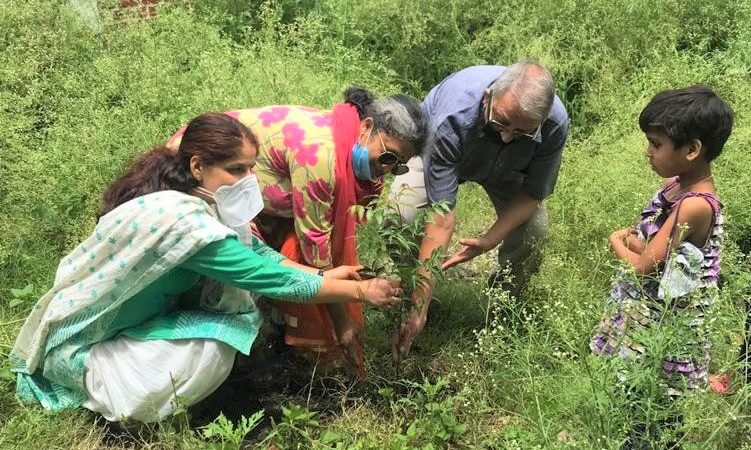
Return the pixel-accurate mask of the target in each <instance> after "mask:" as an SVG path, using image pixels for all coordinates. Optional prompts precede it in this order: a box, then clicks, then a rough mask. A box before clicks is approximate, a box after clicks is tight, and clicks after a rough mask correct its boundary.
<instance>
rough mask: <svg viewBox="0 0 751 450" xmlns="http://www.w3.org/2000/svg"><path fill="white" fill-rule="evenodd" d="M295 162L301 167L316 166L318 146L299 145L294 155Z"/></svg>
mask: <svg viewBox="0 0 751 450" xmlns="http://www.w3.org/2000/svg"><path fill="white" fill-rule="evenodd" d="M295 162H296V163H297V164H299V165H301V166H307V165H311V166H315V165H316V164H318V144H310V145H301V146H300V148H299V149H298V150H297V152H296V153H295Z"/></svg>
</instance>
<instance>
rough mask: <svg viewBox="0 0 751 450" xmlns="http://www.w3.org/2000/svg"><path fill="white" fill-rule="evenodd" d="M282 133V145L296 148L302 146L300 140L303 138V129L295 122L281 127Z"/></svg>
mask: <svg viewBox="0 0 751 450" xmlns="http://www.w3.org/2000/svg"><path fill="white" fill-rule="evenodd" d="M282 134H283V135H284V146H285V147H287V148H292V149H297V148H298V147H300V146H302V140H303V139H304V138H305V130H303V129H302V128H300V125H298V124H296V123H288V124H286V125H284V126H283V127H282Z"/></svg>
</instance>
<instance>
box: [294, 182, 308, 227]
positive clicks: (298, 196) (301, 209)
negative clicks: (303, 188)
mask: <svg viewBox="0 0 751 450" xmlns="http://www.w3.org/2000/svg"><path fill="white" fill-rule="evenodd" d="M292 211H293V213H294V214H295V217H297V218H299V219H304V218H305V216H306V215H307V214H306V213H305V200H304V199H303V196H302V192H300V191H299V190H297V188H296V187H294V186H293V187H292Z"/></svg>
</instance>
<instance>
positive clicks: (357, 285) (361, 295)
mask: <svg viewBox="0 0 751 450" xmlns="http://www.w3.org/2000/svg"><path fill="white" fill-rule="evenodd" d="M355 288H357V298H358V299H359V300H360V301H361V302H364V301H365V293H364V292H363V291H362V288H361V287H360V282H359V281H355Z"/></svg>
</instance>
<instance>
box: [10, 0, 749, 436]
mask: <svg viewBox="0 0 751 450" xmlns="http://www.w3.org/2000/svg"><path fill="white" fill-rule="evenodd" d="M116 3H117V2H115V1H114V0H109V1H104V2H100V10H101V11H102V14H101V18H102V32H101V33H99V34H97V33H96V32H94V31H92V30H90V29H89V28H87V27H86V26H85V24H84V23H83V22H82V21H81V19H80V18H79V17H78V16H77V15H76V14H74V13H73V12H72V11H71V10H70V9H69V8H68V3H67V2H65V1H57V2H55V1H42V0H31V1H23V2H22V1H20V0H7V1H5V2H2V3H0V48H3V51H2V52H0V106H1V107H0V125H1V126H0V234H1V235H2V236H3V238H4V239H2V240H0V273H1V274H2V275H3V280H4V283H3V285H2V287H0V448H3V449H4V448H34V447H37V448H53V449H68V448H74V449H91V448H105V449H120V448H149V449H183V448H185V449H192V448H196V449H198V448H208V447H209V446H213V447H214V448H222V441H221V439H220V440H216V439H214V440H205V439H203V438H202V437H201V436H200V435H199V434H198V432H197V431H195V430H189V429H185V428H184V427H181V426H179V421H173V422H171V423H166V424H163V426H161V427H158V428H155V429H154V430H152V431H153V433H152V436H151V437H149V438H146V437H144V438H138V439H133V440H122V439H120V440H118V439H114V440H113V439H112V438H108V437H107V436H106V435H105V432H104V430H103V428H102V427H101V425H99V424H94V423H93V419H92V417H91V416H90V415H89V414H88V413H86V412H85V411H66V412H63V413H60V414H49V413H47V412H45V411H44V410H42V409H41V408H40V407H38V406H24V405H20V404H19V403H18V402H17V401H16V400H15V398H14V395H13V391H14V381H13V379H12V377H11V376H10V374H9V372H8V370H7V369H8V360H7V354H8V352H9V351H10V348H11V346H12V345H13V342H14V340H15V336H16V334H17V332H18V329H19V328H20V326H21V324H22V321H23V319H24V318H25V316H26V314H27V313H28V311H29V309H30V308H31V307H32V305H33V303H34V301H35V299H36V298H38V297H39V296H41V294H43V293H44V291H45V290H46V289H48V288H49V286H50V284H51V281H52V279H53V276H54V272H55V269H56V266H57V261H58V260H59V258H60V257H61V256H62V255H64V254H65V253H66V251H67V250H69V249H71V248H72V247H73V246H74V245H75V244H76V243H77V242H78V241H79V240H80V239H82V238H83V237H84V236H86V235H87V234H88V233H89V232H90V230H91V229H92V227H93V225H94V220H95V219H94V215H95V213H96V210H97V208H98V203H99V198H100V195H101V192H102V189H103V188H104V186H106V184H107V183H108V182H109V181H110V180H112V178H113V177H114V176H115V175H116V174H117V173H118V172H119V171H120V170H122V168H123V167H125V166H126V165H127V164H128V161H129V160H130V159H131V158H132V157H134V156H135V155H138V154H140V153H142V152H143V151H145V150H147V149H148V148H150V147H151V146H153V145H154V144H156V143H159V142H162V141H164V140H165V139H166V138H167V137H169V136H170V135H171V133H172V132H173V131H174V130H176V129H177V128H178V127H179V126H181V125H182V124H184V123H185V122H186V121H187V120H188V119H189V118H191V117H193V116H195V115H197V114H199V113H201V112H204V111H208V110H218V111H223V110H228V109H232V108H237V107H247V106H255V105H266V104H283V103H296V104H307V105H314V106H319V107H330V106H331V105H332V104H333V103H335V102H336V101H338V100H339V99H340V98H341V94H342V92H343V90H344V88H345V87H347V86H349V85H353V84H357V85H363V86H366V87H368V88H369V89H372V90H373V91H374V92H377V93H379V94H389V93H393V92H402V91H403V92H410V93H412V94H414V95H416V96H418V97H422V96H423V95H424V94H425V93H426V92H427V90H428V89H429V88H430V87H431V86H432V85H433V84H435V83H436V82H438V81H440V79H441V78H442V77H444V76H445V75H447V74H449V73H450V72H452V71H454V70H457V69H459V68H462V67H464V66H467V65H470V64H475V63H482V64H492V63H509V62H512V61H513V60H516V59H517V58H520V57H532V58H537V59H539V60H540V61H542V62H543V63H544V64H546V65H547V66H548V67H549V68H550V69H551V71H552V72H553V74H554V76H555V77H556V80H557V84H558V90H559V93H560V96H561V97H562V99H563V100H564V103H565V104H566V106H567V108H568V109H569V111H570V113H571V117H572V132H571V136H570V139H569V142H568V145H567V147H566V150H565V152H564V162H563V166H562V169H561V173H560V176H559V180H558V184H557V186H556V191H555V193H554V194H553V196H552V197H551V198H550V199H549V201H548V202H547V205H548V209H549V211H550V218H551V229H550V237H549V240H548V242H547V243H546V247H545V256H544V261H543V265H542V268H541V270H540V273H539V274H538V275H537V276H536V277H535V278H534V279H533V280H532V283H531V286H530V289H529V290H528V292H527V293H525V294H524V295H523V296H522V297H521V298H518V299H512V298H509V297H508V296H507V295H506V294H504V293H502V292H486V291H485V290H484V286H485V278H486V276H487V274H488V272H489V271H490V270H493V269H494V264H495V253H494V252H493V253H492V254H487V255H483V256H482V257H479V258H477V259H476V260H474V261H472V262H470V263H468V264H465V265H463V266H460V267H459V268H456V269H452V270H451V271H449V272H448V274H447V278H446V280H445V281H444V282H443V283H442V284H441V285H439V286H438V288H437V296H438V298H439V302H438V303H436V304H435V305H434V310H433V311H432V312H431V317H430V321H429V323H428V325H427V327H426V329H425V331H424V332H423V334H422V335H420V337H419V338H418V341H417V342H416V344H415V348H414V350H413V352H412V355H411V356H410V358H409V359H408V360H407V361H405V362H404V363H403V364H402V366H401V368H400V371H399V372H396V371H395V369H394V368H392V367H391V365H390V348H389V335H390V332H391V325H390V323H389V322H387V321H386V320H385V319H384V318H383V316H382V315H381V314H380V313H379V312H377V311H370V312H369V313H368V349H367V366H368V372H369V377H368V381H367V383H366V384H365V385H364V386H355V385H353V383H352V382H351V380H348V379H346V378H342V377H326V378H318V379H316V380H314V382H313V383H312V385H313V388H312V389H310V390H309V391H304V392H298V393H291V394H290V395H289V396H288V397H285V398H282V399H280V404H281V405H284V406H285V407H288V408H289V409H288V413H287V415H285V416H284V417H283V419H282V420H281V421H280V422H278V423H277V426H276V428H275V433H276V434H275V436H276V439H277V440H278V441H279V442H280V443H281V444H282V445H281V446H282V447H283V448H321V449H331V448H339V449H341V448H359V449H382V448H386V449H429V448H509V449H514V448H518V449H530V448H546V449H547V448H561V449H564V448H571V449H582V448H592V449H615V448H618V447H619V445H621V443H622V442H623V440H624V439H625V436H626V432H627V430H628V429H629V427H630V426H631V425H632V423H633V422H634V421H635V420H637V419H638V418H639V417H649V418H652V419H654V420H657V419H658V418H659V414H662V413H663V412H665V407H664V405H660V404H659V403H650V402H651V400H653V399H654V400H657V399H658V397H659V396H657V395H655V396H654V398H652V397H649V396H647V397H646V398H643V399H641V400H640V401H637V402H634V401H633V399H632V398H629V397H628V396H627V395H626V394H625V393H624V389H623V386H622V385H621V384H620V383H618V382H617V379H618V378H617V375H616V374H617V371H618V370H619V366H618V364H617V363H616V362H614V361H607V360H600V359H597V358H593V357H592V356H591V355H590V354H589V350H588V348H587V344H588V340H589V338H590V335H591V333H592V330H593V328H594V326H595V324H596V323H597V321H598V319H599V317H600V315H601V313H602V306H603V301H604V299H605V297H606V295H607V292H608V287H609V282H610V279H611V277H612V275H613V273H614V272H613V271H614V267H615V262H614V258H613V256H612V254H611V253H610V252H609V250H608V246H607V242H606V237H607V235H608V234H609V233H610V232H611V231H613V230H614V229H616V228H619V227H622V226H625V225H627V224H629V223H631V222H632V221H633V220H634V219H635V218H636V217H637V215H638V213H639V211H640V209H641V207H642V206H643V204H644V203H645V202H646V201H647V200H648V199H649V197H650V196H651V195H652V193H653V192H654V190H655V189H656V188H657V187H658V186H659V184H660V181H659V180H658V179H657V177H656V175H654V174H653V173H651V171H650V170H649V167H648V165H647V164H646V161H645V157H644V148H645V144H646V141H645V139H644V137H643V135H642V133H641V132H640V131H639V130H638V127H637V117H638V113H639V111H640V110H641V108H642V107H643V105H644V104H645V103H646V102H647V101H648V99H649V98H650V97H651V96H652V95H653V94H654V93H655V92H657V91H659V90H661V89H664V88H668V87H678V86H684V85H688V84H694V83H706V84H709V85H711V86H713V87H714V88H715V89H716V90H717V91H718V92H719V93H720V94H721V95H722V96H723V97H725V98H726V99H727V100H728V101H729V102H730V103H731V104H732V106H733V107H734V110H735V112H736V119H737V125H736V127H735V129H734V132H733V136H732V137H731V139H730V141H729V142H728V144H727V146H726V148H725V152H724V153H723V155H722V156H721V157H720V158H719V159H718V160H717V163H716V164H715V169H714V172H715V180H716V183H717V186H718V190H719V195H720V197H721V198H722V200H723V202H724V203H725V211H726V216H727V229H726V231H727V243H728V245H727V248H726V251H725V253H724V255H723V272H724V274H725V284H724V286H723V291H722V295H721V301H720V303H719V304H718V305H717V307H716V308H715V313H714V318H715V322H714V325H713V336H712V338H713V363H712V371H713V372H719V371H725V370H736V369H737V364H736V362H735V357H736V354H737V345H738V344H739V343H740V342H741V341H742V340H743V339H744V337H745V336H744V334H743V314H744V307H743V301H744V300H746V299H748V298H750V296H751V294H750V293H749V289H748V286H749V285H751V265H750V264H749V261H748V259H747V258H746V257H744V253H743V252H748V251H749V250H751V209H749V208H748V205H749V204H751V194H749V192H751V190H750V189H749V188H748V186H750V185H751V170H749V169H751V160H750V159H749V157H748V154H747V149H748V148H749V147H750V146H751V126H749V122H748V120H749V117H751V106H750V105H751V104H749V102H748V92H751V76H750V74H751V31H749V30H751V6H749V4H748V2H746V1H744V0H704V1H699V0H690V1H683V2H679V1H676V0H640V1H632V2H627V3H625V4H619V3H617V2H613V3H612V4H611V3H608V2H601V1H598V0H582V1H573V0H563V1H558V2H549V1H546V0H531V1H530V0H524V1H522V0H518V1H516V0H514V1H509V2H480V3H477V2H470V1H465V0H451V1H448V2H443V1H437V0H419V1H403V0H368V1H366V2H365V3H362V4H358V5H357V7H355V6H354V4H352V3H351V2H343V1H341V0H321V1H315V2H314V1H308V0H276V1H271V2H258V1H253V2H241V1H237V0H206V1H201V2H198V1H181V2H172V3H173V6H172V7H170V8H165V9H163V10H162V11H161V12H160V14H159V16H158V17H157V18H156V19H154V20H151V21H146V22H143V21H128V22H122V21H119V20H116V18H115V17H113V16H111V15H110V11H112V8H114V6H115V4H116ZM460 199H461V201H460V204H459V206H458V210H457V214H458V217H459V227H458V230H457V233H456V236H455V242H454V244H456V239H458V238H459V237H465V236H466V237H470V236H476V235H478V234H480V233H482V232H483V230H484V229H485V228H486V227H487V226H488V225H489V224H490V223H492V221H493V212H492V207H491V205H490V203H489V202H488V201H487V199H486V198H485V195H484V193H483V191H482V189H481V188H479V187H478V186H476V185H464V186H462V187H461V190H460ZM375 231H376V230H373V229H372V228H367V227H366V228H365V229H364V230H363V231H362V236H363V240H362V242H363V246H364V247H365V246H366V244H367V243H368V242H372V240H373V239H374V238H375V237H377V235H376V234H375ZM368 251H369V249H368V248H363V252H364V253H365V254H367V252H368ZM29 285H30V286H31V287H30V288H29V289H30V294H29V295H25V294H23V293H19V292H20V291H19V290H23V289H24V288H26V287H27V286H29ZM12 289H16V290H17V291H15V294H14V291H12ZM665 331H666V334H669V332H670V331H671V330H669V329H666V330H665ZM637 375H642V376H645V379H646V380H647V381H646V382H645V383H646V385H645V386H647V387H650V386H653V384H654V383H652V384H650V382H649V380H650V378H649V377H647V375H649V372H648V370H646V369H645V370H644V371H643V372H640V373H637ZM750 394H751V390H750V389H749V388H748V387H747V386H745V385H743V384H742V383H740V384H739V385H738V386H737V391H736V392H735V393H734V394H733V395H730V396H726V397H720V396H716V395H713V394H711V393H706V392H700V393H696V394H695V395H690V396H687V397H686V398H684V399H682V400H680V401H679V402H677V403H676V404H675V405H671V406H669V407H668V410H669V411H672V410H676V411H679V412H680V413H682V414H683V416H684V430H685V432H686V437H685V440H684V446H685V448H707V449H715V448H727V449H734V448H751V427H750V426H749V425H748V424H749V423H751V421H749V420H748V419H749V411H750V409H749V404H748V399H749V395H750ZM292 403H297V404H301V405H303V408H302V409H297V408H293V407H291V406H290V405H291V404H292ZM671 408H673V409H672V410H671ZM308 412H315V413H317V415H314V416H311V415H310V414H308ZM252 413H253V411H248V412H247V414H246V416H248V417H249V416H250V415H251V414H252ZM227 437H228V438H229V435H228V436H227ZM225 442H229V440H227V441H225ZM654 445H655V446H658V444H656V443H655V444H654ZM225 448H230V447H228V446H227V447H225Z"/></svg>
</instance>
